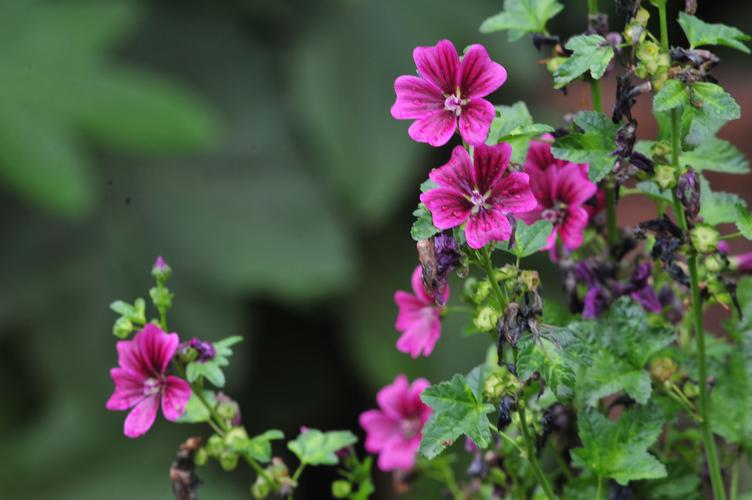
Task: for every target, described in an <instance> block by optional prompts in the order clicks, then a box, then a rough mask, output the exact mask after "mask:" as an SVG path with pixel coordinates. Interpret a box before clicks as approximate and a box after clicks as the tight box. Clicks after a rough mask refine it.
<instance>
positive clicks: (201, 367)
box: [185, 335, 243, 387]
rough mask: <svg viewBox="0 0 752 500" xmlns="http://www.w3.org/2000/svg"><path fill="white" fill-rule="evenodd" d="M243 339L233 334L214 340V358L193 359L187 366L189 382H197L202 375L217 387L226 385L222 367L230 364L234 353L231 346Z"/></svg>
mask: <svg viewBox="0 0 752 500" xmlns="http://www.w3.org/2000/svg"><path fill="white" fill-rule="evenodd" d="M241 340H243V337H240V336H237V335H235V336H232V337H227V338H226V339H223V340H220V341H219V342H213V343H212V345H213V346H214V350H215V351H216V354H215V356H214V358H212V359H210V360H208V361H198V360H196V361H192V362H190V363H188V366H187V367H186V372H185V373H186V377H187V378H188V382H191V383H193V382H195V381H196V380H198V379H199V378H201V377H204V378H206V379H207V380H208V381H209V382H211V383H212V384H213V385H214V386H215V387H223V386H224V385H225V374H224V372H222V367H223V366H227V365H229V364H230V360H228V359H227V357H228V356H231V355H232V349H230V347H231V346H233V345H235V344H237V343H238V342H240V341H241Z"/></svg>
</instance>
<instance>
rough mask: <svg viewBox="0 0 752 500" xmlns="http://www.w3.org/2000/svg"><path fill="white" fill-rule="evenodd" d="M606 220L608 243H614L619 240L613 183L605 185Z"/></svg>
mask: <svg viewBox="0 0 752 500" xmlns="http://www.w3.org/2000/svg"><path fill="white" fill-rule="evenodd" d="M606 220H607V221H608V243H609V244H610V245H615V244H616V243H618V242H619V229H618V227H617V225H616V186H614V185H613V183H609V184H608V185H607V186H606Z"/></svg>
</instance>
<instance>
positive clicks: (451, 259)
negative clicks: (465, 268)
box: [433, 233, 462, 276]
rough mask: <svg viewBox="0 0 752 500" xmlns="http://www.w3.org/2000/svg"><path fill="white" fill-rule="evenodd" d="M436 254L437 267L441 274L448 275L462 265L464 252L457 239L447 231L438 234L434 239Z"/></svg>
mask: <svg viewBox="0 0 752 500" xmlns="http://www.w3.org/2000/svg"><path fill="white" fill-rule="evenodd" d="M433 248H434V252H435V254H436V267H437V270H438V272H439V274H440V275H445V276H446V275H447V274H448V273H450V272H452V271H453V270H454V268H456V267H457V266H459V265H460V261H461V259H462V254H461V253H460V248H459V245H457V241H456V240H455V239H454V238H453V237H452V236H450V235H448V234H446V233H441V234H439V235H436V236H435V237H434V239H433Z"/></svg>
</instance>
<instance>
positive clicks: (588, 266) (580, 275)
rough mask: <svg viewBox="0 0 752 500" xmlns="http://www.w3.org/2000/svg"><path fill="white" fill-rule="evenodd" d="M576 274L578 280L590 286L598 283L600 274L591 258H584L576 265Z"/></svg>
mask: <svg viewBox="0 0 752 500" xmlns="http://www.w3.org/2000/svg"><path fill="white" fill-rule="evenodd" d="M574 275H575V278H577V281H578V282H580V283H584V284H585V285H587V286H588V287H594V286H596V285H598V276H597V274H596V272H595V269H594V266H593V263H592V262H590V261H589V260H582V261H580V262H578V263H577V264H576V265H575V268H574Z"/></svg>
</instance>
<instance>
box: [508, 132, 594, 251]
mask: <svg viewBox="0 0 752 500" xmlns="http://www.w3.org/2000/svg"><path fill="white" fill-rule="evenodd" d="M525 171H526V172H527V173H528V174H529V175H530V188H531V189H532V190H533V193H534V194H535V197H536V198H537V200H538V204H537V206H536V207H535V209H534V210H533V211H531V212H528V213H526V214H522V215H520V218H521V219H522V220H524V221H525V222H526V223H528V224H531V223H533V222H535V221H536V220H539V219H546V220H549V221H551V223H553V225H554V230H553V231H552V232H551V236H549V238H548V243H547V244H546V247H545V248H553V247H554V245H555V244H556V237H557V235H558V236H559V237H560V238H561V241H562V242H563V243H564V247H565V248H567V249H568V250H574V249H575V248H577V247H579V246H580V245H581V244H582V238H583V232H584V231H585V227H586V226H587V223H588V210H587V207H586V206H583V205H584V204H585V202H587V201H588V200H589V199H590V198H592V197H593V195H595V193H596V191H597V189H598V188H597V186H596V185H595V184H593V183H592V182H590V181H589V180H588V177H587V175H588V174H587V172H588V165H586V164H578V163H569V162H565V161H562V160H559V159H556V158H554V157H553V156H552V155H551V145H550V144H549V143H548V142H543V141H533V142H532V143H530V149H528V153H527V158H526V159H525Z"/></svg>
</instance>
